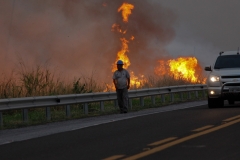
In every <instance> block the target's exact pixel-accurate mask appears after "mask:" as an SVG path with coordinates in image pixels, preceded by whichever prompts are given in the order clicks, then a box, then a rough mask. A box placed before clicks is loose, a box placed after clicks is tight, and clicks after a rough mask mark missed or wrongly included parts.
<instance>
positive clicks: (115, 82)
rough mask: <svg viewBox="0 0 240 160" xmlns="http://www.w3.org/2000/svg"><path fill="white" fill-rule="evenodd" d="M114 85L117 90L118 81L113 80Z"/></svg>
mask: <svg viewBox="0 0 240 160" xmlns="http://www.w3.org/2000/svg"><path fill="white" fill-rule="evenodd" d="M113 84H114V86H115V88H116V89H117V80H116V79H113Z"/></svg>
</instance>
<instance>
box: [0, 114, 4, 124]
mask: <svg viewBox="0 0 240 160" xmlns="http://www.w3.org/2000/svg"><path fill="white" fill-rule="evenodd" d="M0 127H3V115H2V112H0Z"/></svg>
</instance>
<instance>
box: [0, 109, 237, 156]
mask: <svg viewBox="0 0 240 160" xmlns="http://www.w3.org/2000/svg"><path fill="white" fill-rule="evenodd" d="M184 105H185V106H186V104H181V109H172V110H168V111H159V112H156V111H154V112H150V111H148V112H147V114H146V113H145V114H142V115H140V116H133V115H131V113H128V114H126V115H117V116H119V117H120V118H119V117H118V118H115V119H114V120H112V122H111V123H110V122H109V123H101V124H97V125H93V126H92V125H89V126H87V127H82V128H79V129H74V130H69V131H64V132H60V133H53V134H49V135H45V136H39V137H35V138H29V139H26V140H24V139H22V140H19V141H17V140H16V141H14V142H8V143H5V144H4V143H2V144H1V145H0V156H1V157H0V159H1V160H10V159H14V160H16V159H18V160H20V159H24V160H28V159H29V160H32V159H34V160H38V159H41V160H42V159H44V160H48V159H51V160H55V159H57V160H61V159H78V160H79V159H80V160H98V159H106V160H114V159H151V160H152V159H153V160H154V159H156V160H159V159H164V160H165V159H174V160H175V159H180V160H182V159H184V160H188V159H189V160H192V159H194V160H197V159H201V160H202V159H204V160H208V159H211V160H212V159H218V160H224V159H226V160H231V159H234V160H235V159H240V151H239V148H240V139H239V135H240V105H239V104H236V105H234V106H228V107H225V108H216V109H208V107H207V106H206V105H200V106H197V107H185V106H184ZM129 115H131V116H130V117H128V116H129ZM124 116H125V117H128V118H124ZM68 123H71V122H68ZM95 123H97V122H95ZM15 131H16V130H15ZM27 131H28V130H27V129H26V133H25V135H28V134H30V132H27ZM7 132H9V134H11V133H12V132H14V131H13V130H12V131H4V132H0V135H2V136H3V134H4V133H5V134H6V133H7ZM21 134H23V132H21ZM19 135H20V133H19ZM17 136H18V135H16V137H17ZM5 138H7V136H6V135H5Z"/></svg>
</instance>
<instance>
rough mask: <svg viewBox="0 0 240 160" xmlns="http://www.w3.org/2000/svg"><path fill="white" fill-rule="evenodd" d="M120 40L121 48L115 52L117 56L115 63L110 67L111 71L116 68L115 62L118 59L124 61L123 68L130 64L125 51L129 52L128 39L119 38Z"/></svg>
mask: <svg viewBox="0 0 240 160" xmlns="http://www.w3.org/2000/svg"><path fill="white" fill-rule="evenodd" d="M120 40H121V42H122V48H121V50H120V51H119V52H118V53H117V58H116V61H115V63H114V64H113V67H112V72H114V71H116V70H117V66H116V63H117V61H118V60H119V59H120V60H122V61H123V62H124V68H125V69H127V68H128V67H129V66H130V64H131V63H130V60H129V58H128V56H127V55H126V53H127V52H129V50H128V43H129V41H128V40H126V38H120Z"/></svg>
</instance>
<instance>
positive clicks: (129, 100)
mask: <svg viewBox="0 0 240 160" xmlns="http://www.w3.org/2000/svg"><path fill="white" fill-rule="evenodd" d="M128 109H129V110H132V99H128Z"/></svg>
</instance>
